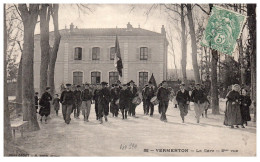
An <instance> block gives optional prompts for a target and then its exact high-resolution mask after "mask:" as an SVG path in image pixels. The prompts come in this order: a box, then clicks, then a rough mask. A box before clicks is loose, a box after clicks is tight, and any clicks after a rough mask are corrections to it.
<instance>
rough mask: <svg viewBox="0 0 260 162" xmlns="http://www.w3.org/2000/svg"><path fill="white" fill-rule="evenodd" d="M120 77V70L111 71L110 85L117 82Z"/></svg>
mask: <svg viewBox="0 0 260 162" xmlns="http://www.w3.org/2000/svg"><path fill="white" fill-rule="evenodd" d="M118 79H119V76H118V72H109V85H112V84H114V83H116V81H117V80H118Z"/></svg>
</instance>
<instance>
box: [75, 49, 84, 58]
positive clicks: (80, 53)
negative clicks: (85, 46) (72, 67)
mask: <svg viewBox="0 0 260 162" xmlns="http://www.w3.org/2000/svg"><path fill="white" fill-rule="evenodd" d="M74 60H82V48H80V47H76V48H75V50H74Z"/></svg>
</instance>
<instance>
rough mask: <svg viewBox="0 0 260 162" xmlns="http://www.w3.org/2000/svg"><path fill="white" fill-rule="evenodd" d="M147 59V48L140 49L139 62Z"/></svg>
mask: <svg viewBox="0 0 260 162" xmlns="http://www.w3.org/2000/svg"><path fill="white" fill-rule="evenodd" d="M147 59H148V48H147V47H141V48H140V60H147Z"/></svg>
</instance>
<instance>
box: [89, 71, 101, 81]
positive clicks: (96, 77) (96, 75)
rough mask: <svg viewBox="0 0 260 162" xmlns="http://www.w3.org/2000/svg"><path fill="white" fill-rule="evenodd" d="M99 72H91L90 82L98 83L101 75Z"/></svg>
mask: <svg viewBox="0 0 260 162" xmlns="http://www.w3.org/2000/svg"><path fill="white" fill-rule="evenodd" d="M100 76H101V75H100V72H97V71H94V72H91V84H97V83H100V80H101V77H100Z"/></svg>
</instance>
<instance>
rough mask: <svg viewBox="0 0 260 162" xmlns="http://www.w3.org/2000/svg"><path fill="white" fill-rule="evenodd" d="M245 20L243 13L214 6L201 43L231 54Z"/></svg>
mask: <svg viewBox="0 0 260 162" xmlns="http://www.w3.org/2000/svg"><path fill="white" fill-rule="evenodd" d="M245 20H246V16H244V15H241V14H239V13H236V12H233V11H230V10H227V9H224V8H222V7H218V6H214V7H213V8H212V11H211V16H210V18H209V20H208V24H207V26H206V29H205V31H204V35H203V39H202V41H201V44H202V45H203V46H207V47H210V48H212V49H215V50H217V51H219V52H221V53H224V54H227V55H230V56H231V55H232V53H233V51H234V50H235V47H236V45H237V39H238V38H239V36H240V33H241V30H242V27H243V25H244V23H245Z"/></svg>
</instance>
